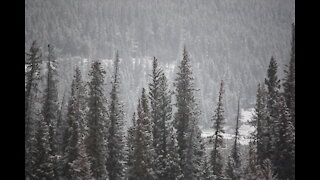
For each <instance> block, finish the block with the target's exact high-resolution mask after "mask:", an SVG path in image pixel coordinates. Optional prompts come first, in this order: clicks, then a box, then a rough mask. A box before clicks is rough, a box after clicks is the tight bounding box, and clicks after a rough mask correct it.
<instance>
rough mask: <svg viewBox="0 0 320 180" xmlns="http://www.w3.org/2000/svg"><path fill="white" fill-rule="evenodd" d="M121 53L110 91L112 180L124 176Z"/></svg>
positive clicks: (109, 159) (115, 65)
mask: <svg viewBox="0 0 320 180" xmlns="http://www.w3.org/2000/svg"><path fill="white" fill-rule="evenodd" d="M119 62H120V60H119V54H118V52H117V53H116V57H115V60H114V72H113V80H112V89H111V93H110V104H109V111H108V113H109V121H110V127H109V132H108V135H109V136H108V145H107V146H108V151H109V156H108V158H107V170H108V172H109V179H110V180H119V179H122V178H123V176H124V164H123V163H124V146H125V144H124V131H123V125H124V124H123V123H124V122H123V105H122V104H121V103H120V100H119V84H120V73H119Z"/></svg>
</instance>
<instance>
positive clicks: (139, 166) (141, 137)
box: [129, 88, 155, 180]
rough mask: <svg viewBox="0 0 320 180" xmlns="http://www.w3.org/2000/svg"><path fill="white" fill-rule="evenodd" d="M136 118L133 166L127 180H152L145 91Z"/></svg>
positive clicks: (149, 128) (150, 144)
mask: <svg viewBox="0 0 320 180" xmlns="http://www.w3.org/2000/svg"><path fill="white" fill-rule="evenodd" d="M137 112H138V117H137V124H136V132H135V138H134V152H133V166H132V170H131V172H132V174H130V176H129V179H141V180H152V179H155V177H154V176H155V175H154V171H153V165H152V162H153V157H154V155H153V144H152V130H151V122H150V119H149V116H148V114H149V107H148V99H147V96H146V92H145V89H144V88H143V89H142V95H141V98H140V100H139V104H138V109H137Z"/></svg>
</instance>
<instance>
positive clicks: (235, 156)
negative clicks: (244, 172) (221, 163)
mask: <svg viewBox="0 0 320 180" xmlns="http://www.w3.org/2000/svg"><path fill="white" fill-rule="evenodd" d="M239 119H240V99H239V100H238V113H237V119H236V120H237V122H236V129H235V136H234V144H233V147H232V149H231V154H230V156H229V159H228V164H227V168H226V176H227V177H229V178H230V179H232V180H240V179H241V160H240V145H239V139H240V135H239Z"/></svg>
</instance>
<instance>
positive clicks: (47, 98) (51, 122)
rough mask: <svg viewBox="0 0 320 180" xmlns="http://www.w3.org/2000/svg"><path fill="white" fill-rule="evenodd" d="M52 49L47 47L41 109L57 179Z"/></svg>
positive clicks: (56, 91) (55, 94)
mask: <svg viewBox="0 0 320 180" xmlns="http://www.w3.org/2000/svg"><path fill="white" fill-rule="evenodd" d="M53 51H54V47H53V46H52V45H48V62H47V81H46V83H47V84H46V88H45V90H44V94H43V100H44V104H43V108H42V115H43V118H44V121H45V122H46V123H47V125H48V127H49V144H50V152H49V153H50V155H51V156H53V157H54V159H55V162H54V166H55V167H54V177H56V178H57V176H58V174H59V172H58V171H57V168H58V167H57V166H58V164H59V163H58V156H57V141H56V125H57V118H58V111H59V105H58V89H57V83H58V80H57V62H56V58H55V56H54V52H53Z"/></svg>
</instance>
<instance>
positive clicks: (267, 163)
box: [261, 159, 278, 180]
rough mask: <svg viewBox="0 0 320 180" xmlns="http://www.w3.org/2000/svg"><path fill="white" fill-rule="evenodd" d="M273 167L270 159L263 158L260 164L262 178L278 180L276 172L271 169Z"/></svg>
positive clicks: (264, 179)
mask: <svg viewBox="0 0 320 180" xmlns="http://www.w3.org/2000/svg"><path fill="white" fill-rule="evenodd" d="M273 169H274V167H273V164H272V162H271V160H270V159H265V160H264V161H263V164H262V168H261V174H262V177H263V178H262V180H278V178H277V174H275V173H274V171H273Z"/></svg>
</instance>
